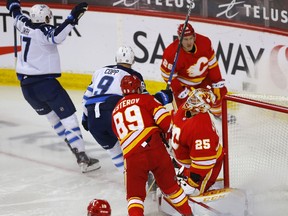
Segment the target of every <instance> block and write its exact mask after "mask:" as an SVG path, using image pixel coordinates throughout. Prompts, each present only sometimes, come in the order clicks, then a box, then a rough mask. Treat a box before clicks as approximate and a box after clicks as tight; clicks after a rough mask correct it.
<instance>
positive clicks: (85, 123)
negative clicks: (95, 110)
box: [82, 113, 89, 131]
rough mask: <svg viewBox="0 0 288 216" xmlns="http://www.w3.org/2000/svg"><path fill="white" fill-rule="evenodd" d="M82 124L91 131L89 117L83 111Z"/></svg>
mask: <svg viewBox="0 0 288 216" xmlns="http://www.w3.org/2000/svg"><path fill="white" fill-rule="evenodd" d="M82 126H83V128H84V129H85V130H86V131H89V127H88V117H87V116H86V115H85V114H84V113H83V115H82Z"/></svg>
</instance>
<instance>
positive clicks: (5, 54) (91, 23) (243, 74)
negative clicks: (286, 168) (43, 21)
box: [0, 7, 288, 96]
mask: <svg viewBox="0 0 288 216" xmlns="http://www.w3.org/2000/svg"><path fill="white" fill-rule="evenodd" d="M23 11H26V12H27V11H29V8H25V7H24V8H23ZM52 11H53V15H54V17H53V21H52V23H51V24H53V25H58V24H59V23H62V22H63V21H64V20H65V19H66V17H67V16H68V14H69V12H70V11H69V10H63V9H54V8H52ZM181 23H183V20H179V19H168V18H161V17H151V16H135V15H125V14H117V13H106V12H96V11H95V12H94V11H88V12H87V13H85V15H84V16H83V17H82V18H81V20H80V22H79V25H77V26H75V28H74V29H73V30H72V31H71V34H70V36H69V37H68V38H67V39H66V40H65V41H64V42H63V44H60V45H59V46H58V49H59V52H60V57H61V65H62V71H63V72H70V73H83V74H92V73H93V71H94V70H95V69H97V68H100V67H103V66H105V65H111V64H114V63H115V52H116V50H117V48H118V47H119V46H121V45H129V46H131V47H132V48H133V49H134V51H135V55H136V58H135V61H136V62H135V64H134V65H133V68H134V69H135V70H138V71H139V72H141V73H142V74H143V76H144V78H145V79H146V80H153V81H158V82H163V80H162V78H161V72H160V63H161V58H162V54H163V50H164V49H165V47H166V46H168V45H169V44H170V43H171V42H172V41H173V39H174V38H175V37H176V35H177V27H178V25H179V24H181ZM190 23H191V24H192V25H193V27H194V29H195V31H196V32H197V33H200V34H203V35H205V36H207V37H209V38H210V39H211V41H212V44H213V48H214V50H215V52H216V55H217V58H218V60H219V65H220V69H221V72H222V74H223V77H224V78H225V80H226V84H227V87H228V88H229V89H230V91H239V92H240V91H252V92H257V93H265V94H277V95H285V96H287V95H288V40H287V37H285V36H282V35H276V34H271V33H267V32H259V31H253V30H247V29H243V28H236V27H229V26H221V25H216V24H209V23H203V22H194V21H190ZM16 36H17V38H18V37H19V35H16ZM0 38H1V40H0V68H7V69H9V68H10V69H13V68H14V62H15V57H14V54H13V46H14V31H13V19H12V18H11V17H9V16H8V13H7V10H6V8H5V7H1V8H0ZM18 46H19V40H18Z"/></svg>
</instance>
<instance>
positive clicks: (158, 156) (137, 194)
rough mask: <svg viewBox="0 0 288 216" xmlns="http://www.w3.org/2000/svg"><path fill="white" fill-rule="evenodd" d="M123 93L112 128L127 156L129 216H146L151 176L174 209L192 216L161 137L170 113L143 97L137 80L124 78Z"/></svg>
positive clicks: (116, 107)
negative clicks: (147, 190)
mask: <svg viewBox="0 0 288 216" xmlns="http://www.w3.org/2000/svg"><path fill="white" fill-rule="evenodd" d="M121 89H122V92H123V94H124V97H123V98H122V99H121V100H120V101H118V103H117V105H116V106H115V108H114V110H113V112H112V119H113V120H112V128H113V131H114V133H115V134H116V135H117V138H118V139H119V141H120V145H121V149H122V151H123V156H124V170H125V172H124V173H125V181H126V182H125V183H126V184H125V185H126V193H127V195H126V196H127V197H126V199H127V201H128V214H129V216H141V215H144V200H145V198H146V188H145V187H146V182H147V180H148V173H149V172H152V173H153V175H154V178H155V180H156V183H157V185H158V186H159V188H160V189H161V190H162V192H163V193H164V194H165V196H166V197H167V198H168V199H169V200H170V203H171V205H174V206H175V208H176V209H177V210H178V211H179V212H180V213H181V214H182V215H186V216H192V215H193V214H192V210H191V208H190V206H189V205H188V197H187V196H186V195H185V193H184V191H183V189H182V188H181V187H180V186H179V184H178V183H177V180H176V174H175V170H174V167H173V164H172V161H171V158H170V156H169V154H168V152H167V150H166V147H165V145H164V143H163V141H162V137H161V133H166V132H167V131H168V129H169V127H170V122H171V115H170V113H169V112H168V111H167V110H166V108H165V107H164V106H163V105H161V104H160V103H159V102H158V101H157V100H156V99H155V98H154V97H153V96H151V95H149V94H141V93H142V90H141V81H140V80H139V79H138V78H137V77H136V76H132V75H127V76H124V77H123V78H122V81H121Z"/></svg>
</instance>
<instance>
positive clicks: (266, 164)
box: [222, 93, 288, 216]
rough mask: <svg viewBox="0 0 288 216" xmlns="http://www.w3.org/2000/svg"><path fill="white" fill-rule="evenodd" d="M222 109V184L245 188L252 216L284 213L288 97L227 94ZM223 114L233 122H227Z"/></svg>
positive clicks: (287, 199) (287, 185)
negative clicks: (250, 198) (252, 208)
mask: <svg viewBox="0 0 288 216" xmlns="http://www.w3.org/2000/svg"><path fill="white" fill-rule="evenodd" d="M222 112H223V118H222V136H223V147H224V150H225V159H224V165H223V176H224V185H225V187H232V188H238V189H244V190H246V191H248V193H250V194H251V197H253V199H252V200H253V201H252V202H253V205H254V212H256V213H255V214H254V215H273V214H275V212H277V215H278V216H279V215H286V214H287V213H286V212H287V210H288V207H287V202H288V97H285V96H269V95H257V94H248V93H246V94H233V95H227V96H226V97H225V99H224V100H223V106H222ZM227 116H230V117H231V116H233V118H235V119H236V121H235V122H232V123H231V122H230V123H228V120H227V119H228V118H227ZM268 205H269V208H265V207H264V206H266V207H267V206H268ZM260 206H261V207H260ZM284 212H285V213H284Z"/></svg>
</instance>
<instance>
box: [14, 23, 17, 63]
mask: <svg viewBox="0 0 288 216" xmlns="http://www.w3.org/2000/svg"><path fill="white" fill-rule="evenodd" d="M17 45H18V44H17V29H16V26H14V57H15V68H16V62H17V57H18V55H17Z"/></svg>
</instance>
